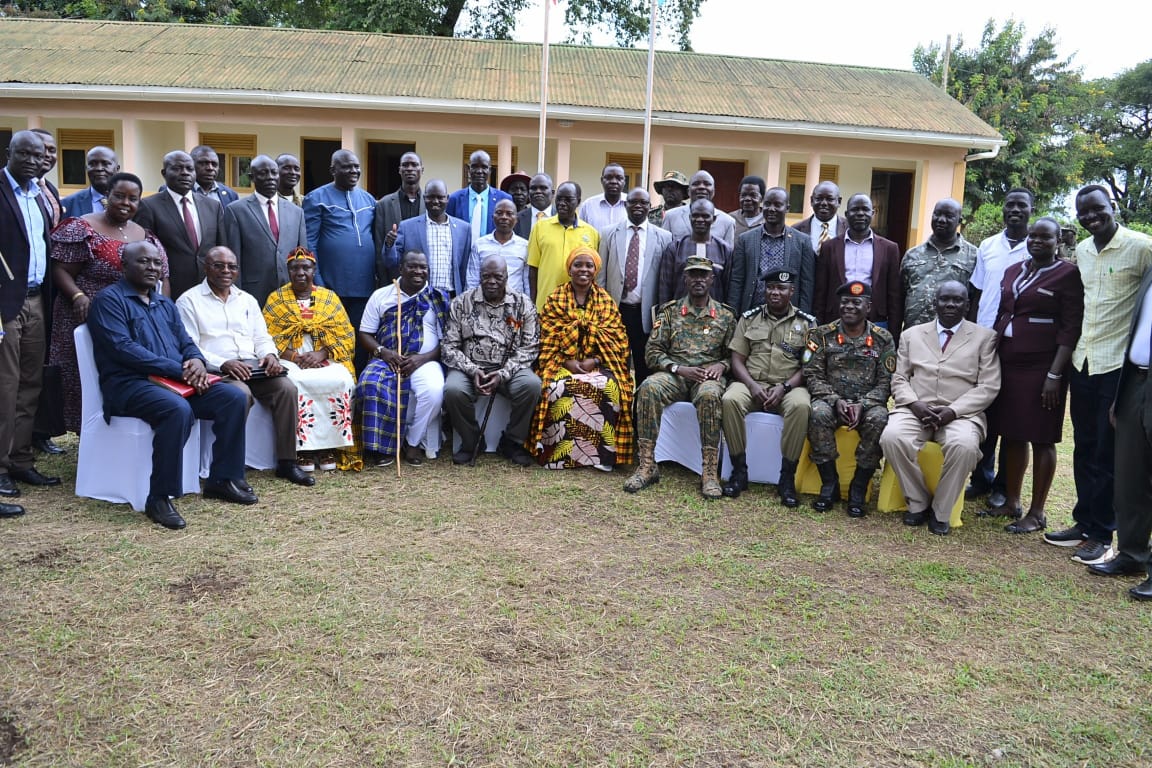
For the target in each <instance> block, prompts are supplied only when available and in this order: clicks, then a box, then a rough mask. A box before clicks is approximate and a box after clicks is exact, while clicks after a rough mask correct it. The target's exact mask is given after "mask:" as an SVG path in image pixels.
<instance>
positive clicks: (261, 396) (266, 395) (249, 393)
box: [225, 376, 300, 461]
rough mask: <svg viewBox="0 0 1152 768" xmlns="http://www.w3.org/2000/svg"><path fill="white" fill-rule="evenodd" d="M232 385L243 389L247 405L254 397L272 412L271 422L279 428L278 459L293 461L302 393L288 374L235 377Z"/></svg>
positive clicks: (277, 435)
mask: <svg viewBox="0 0 1152 768" xmlns="http://www.w3.org/2000/svg"><path fill="white" fill-rule="evenodd" d="M225 381H227V382H228V383H229V384H230V385H232V386H233V387H236V389H238V390H240V391H241V392H243V393H244V403H245V409H247V408H248V407H250V406H251V404H252V398H256V399H257V400H258V401H259V402H260V405H262V406H264V407H265V408H267V409H268V410H269V411H271V413H272V424H273V426H274V428H275V430H276V460H277V461H292V460H293V459H295V458H296V426H297V422H298V421H299V419H300V393H299V392H298V391H297V389H296V385H295V384H293V383H292V380H291V379H289V378H288V377H287V376H273V377H271V378H267V379H249V380H248V381H233V380H232V379H225Z"/></svg>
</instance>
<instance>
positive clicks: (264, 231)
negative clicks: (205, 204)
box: [197, 194, 308, 307]
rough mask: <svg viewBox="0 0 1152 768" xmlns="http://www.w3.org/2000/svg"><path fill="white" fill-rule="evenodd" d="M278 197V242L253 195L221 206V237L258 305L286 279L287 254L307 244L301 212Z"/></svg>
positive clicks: (241, 279)
mask: <svg viewBox="0 0 1152 768" xmlns="http://www.w3.org/2000/svg"><path fill="white" fill-rule="evenodd" d="M277 197H278V198H279V203H278V204H277V206H276V221H277V223H278V224H279V225H280V240H279V242H277V241H276V240H273V239H272V230H271V229H270V228H269V227H268V220H267V218H265V216H264V211H262V210H261V209H260V200H259V199H258V198H257V197H256V195H254V194H252V195H249V196H248V197H245V198H244V199H243V200H239V201H237V202H235V203H232V205H230V206H228V207H227V208H225V209H224V238H225V240H227V242H228V247H229V248H231V249H232V251H233V252H234V253H235V254H236V261H237V262H239V264H240V288H241V289H242V290H244V291H247V292H248V293H250V294H252V295H253V296H255V297H256V301H258V302H260V306H261V307H263V306H264V302H265V301H267V300H268V294H270V293H272V291H274V290H276V289H277V288H279V287H280V286H282V285H284V284H285V283H287V282H288V254H290V253H292V251H294V250H296V249H297V248H307V247H308V232H307V231H306V230H305V228H304V211H303V210H301V208H300V207H299V206H297V205H293V204H292V203H290V202H288V201H287V200H285V199H284V198H282V197H280V196H279V195H277ZM197 203H199V200H198V201H197Z"/></svg>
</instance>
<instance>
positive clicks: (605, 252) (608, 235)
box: [596, 219, 672, 333]
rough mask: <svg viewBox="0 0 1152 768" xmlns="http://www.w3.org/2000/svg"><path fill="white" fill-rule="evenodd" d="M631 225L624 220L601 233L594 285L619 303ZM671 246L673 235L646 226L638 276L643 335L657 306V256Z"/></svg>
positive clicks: (658, 270)
mask: <svg viewBox="0 0 1152 768" xmlns="http://www.w3.org/2000/svg"><path fill="white" fill-rule="evenodd" d="M631 226H632V222H630V221H628V220H627V219H625V220H624V221H622V222H620V223H619V224H616V225H615V226H612V227H609V228H608V229H605V230H603V231H602V232H601V233H600V261H601V262H602V265H601V269H600V271H599V272H597V273H596V282H597V284H599V285H600V287H601V288H604V289H605V290H607V291H608V293H610V294H611V295H612V299H613V300H614V301H615V302H616V303H617V304H619V303H620V300H621V299H622V298H623V297H624V263H625V262H626V261H627V259H628V243H629V242H630V241H631V240H632V229H631ZM671 244H672V233H670V232H668V230H666V229H661V228H660V227H657V226H655V225H654V224H649V225H648V237H647V240H646V241H645V243H644V273H643V274H642V275H640V316H641V320H642V321H643V324H644V332H645V333H651V332H652V309H653V307H654V306H655V305H656V287H657V282H658V277H659V274H660V257H661V256H662V255H663V253H664V249H665V248H667V247H668V246H669V245H671Z"/></svg>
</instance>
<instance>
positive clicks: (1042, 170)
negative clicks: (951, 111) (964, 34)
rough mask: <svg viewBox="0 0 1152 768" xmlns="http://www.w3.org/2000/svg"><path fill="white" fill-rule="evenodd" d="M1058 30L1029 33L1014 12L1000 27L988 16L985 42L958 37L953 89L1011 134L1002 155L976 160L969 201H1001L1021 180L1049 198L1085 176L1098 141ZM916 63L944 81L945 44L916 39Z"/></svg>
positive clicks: (918, 69) (1045, 199)
mask: <svg viewBox="0 0 1152 768" xmlns="http://www.w3.org/2000/svg"><path fill="white" fill-rule="evenodd" d="M1055 36H1056V31H1055V30H1054V29H1052V28H1050V27H1046V28H1045V29H1044V30H1042V31H1041V32H1040V34H1039V35H1038V36H1037V37H1035V38H1033V39H1032V40H1027V41H1026V40H1025V29H1024V25H1023V24H1021V23H1019V22H1017V21H1013V20H1010V21H1007V22H1005V23H1004V26H1003V27H1001V28H1000V29H996V26H995V23H994V21H993V20H992V19H989V20H988V23H987V24H986V25H985V26H984V33H983V35H982V36H981V38H980V43H979V45H978V46H976V47H974V48H965V47H964V41H963V39H962V38H957V42H956V48H955V50H954V51H953V52H952V58H951V66H950V73H949V77H948V86H947V89H948V93H949V95H951V96H953V97H954V98H955V99H957V100H958V101H960V102H961V103H962V104H964V105H965V106H966V107H968V108H969V109H971V110H972V111H973V112H975V113H976V114H977V115H979V116H980V117H981V118H982V119H983V120H984V121H985V122H987V123H988V124H989V125H991V126H992V127H993V128H995V129H996V130H998V131H1000V133H1001V134H1002V135H1003V136H1004V138H1005V139H1006V140H1007V141H1008V145H1007V146H1005V147H1004V148H1003V149H1001V150H1000V154H999V156H998V157H996V159H994V160H980V161H976V162H973V163H970V164H969V166H968V173H967V179H966V184H965V198H966V199H965V202H966V203H968V204H969V205H970V206H971V209H972V210H976V209H978V208H979V207H980V206H981V205H983V204H984V203H988V202H994V203H999V202H1000V201H1002V200H1003V199H1004V195H1005V194H1006V193H1007V191H1008V190H1009V189H1011V188H1012V187H1016V186H1026V187H1028V188H1030V189H1032V190H1034V191H1035V193H1036V196H1037V198H1038V200H1039V201H1040V203H1041V206H1043V205H1044V204H1046V203H1047V202H1049V201H1050V200H1051V199H1052V198H1053V197H1054V196H1056V195H1061V194H1063V193H1064V192H1066V191H1067V190H1068V189H1069V188H1070V187H1072V186H1074V185H1075V184H1077V183H1078V182H1079V181H1080V179H1081V175H1082V170H1083V167H1084V161H1085V155H1086V154H1087V153H1088V152H1089V151H1090V149H1091V146H1092V144H1093V142H1092V140H1091V138H1090V137H1089V136H1087V135H1086V133H1085V131H1084V130H1083V129H1082V127H1081V125H1080V121H1079V118H1080V115H1081V112H1082V111H1083V110H1084V108H1085V106H1086V104H1087V97H1088V89H1087V88H1086V86H1085V84H1084V82H1083V81H1082V80H1081V78H1080V74H1079V71H1077V70H1074V69H1072V67H1071V60H1070V59H1064V58H1061V57H1060V55H1059V54H1058V53H1057V52H1056V45H1055V42H1054V39H1055ZM912 66H913V68H914V69H915V70H916V72H918V73H920V74H921V75H923V76H925V77H927V78H929V79H930V80H932V81H933V82H935V83H940V82H941V78H942V74H943V51H942V50H941V47H940V46H939V45H937V44H933V45H931V46H928V47H924V46H917V48H916V50H915V52H914V53H913V55H912Z"/></svg>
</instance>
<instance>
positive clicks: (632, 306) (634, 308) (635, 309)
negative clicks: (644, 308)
mask: <svg viewBox="0 0 1152 768" xmlns="http://www.w3.org/2000/svg"><path fill="white" fill-rule="evenodd" d="M640 307H641V305H640V304H621V305H620V309H630V310H632V311H633V312H639V311H640Z"/></svg>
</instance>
